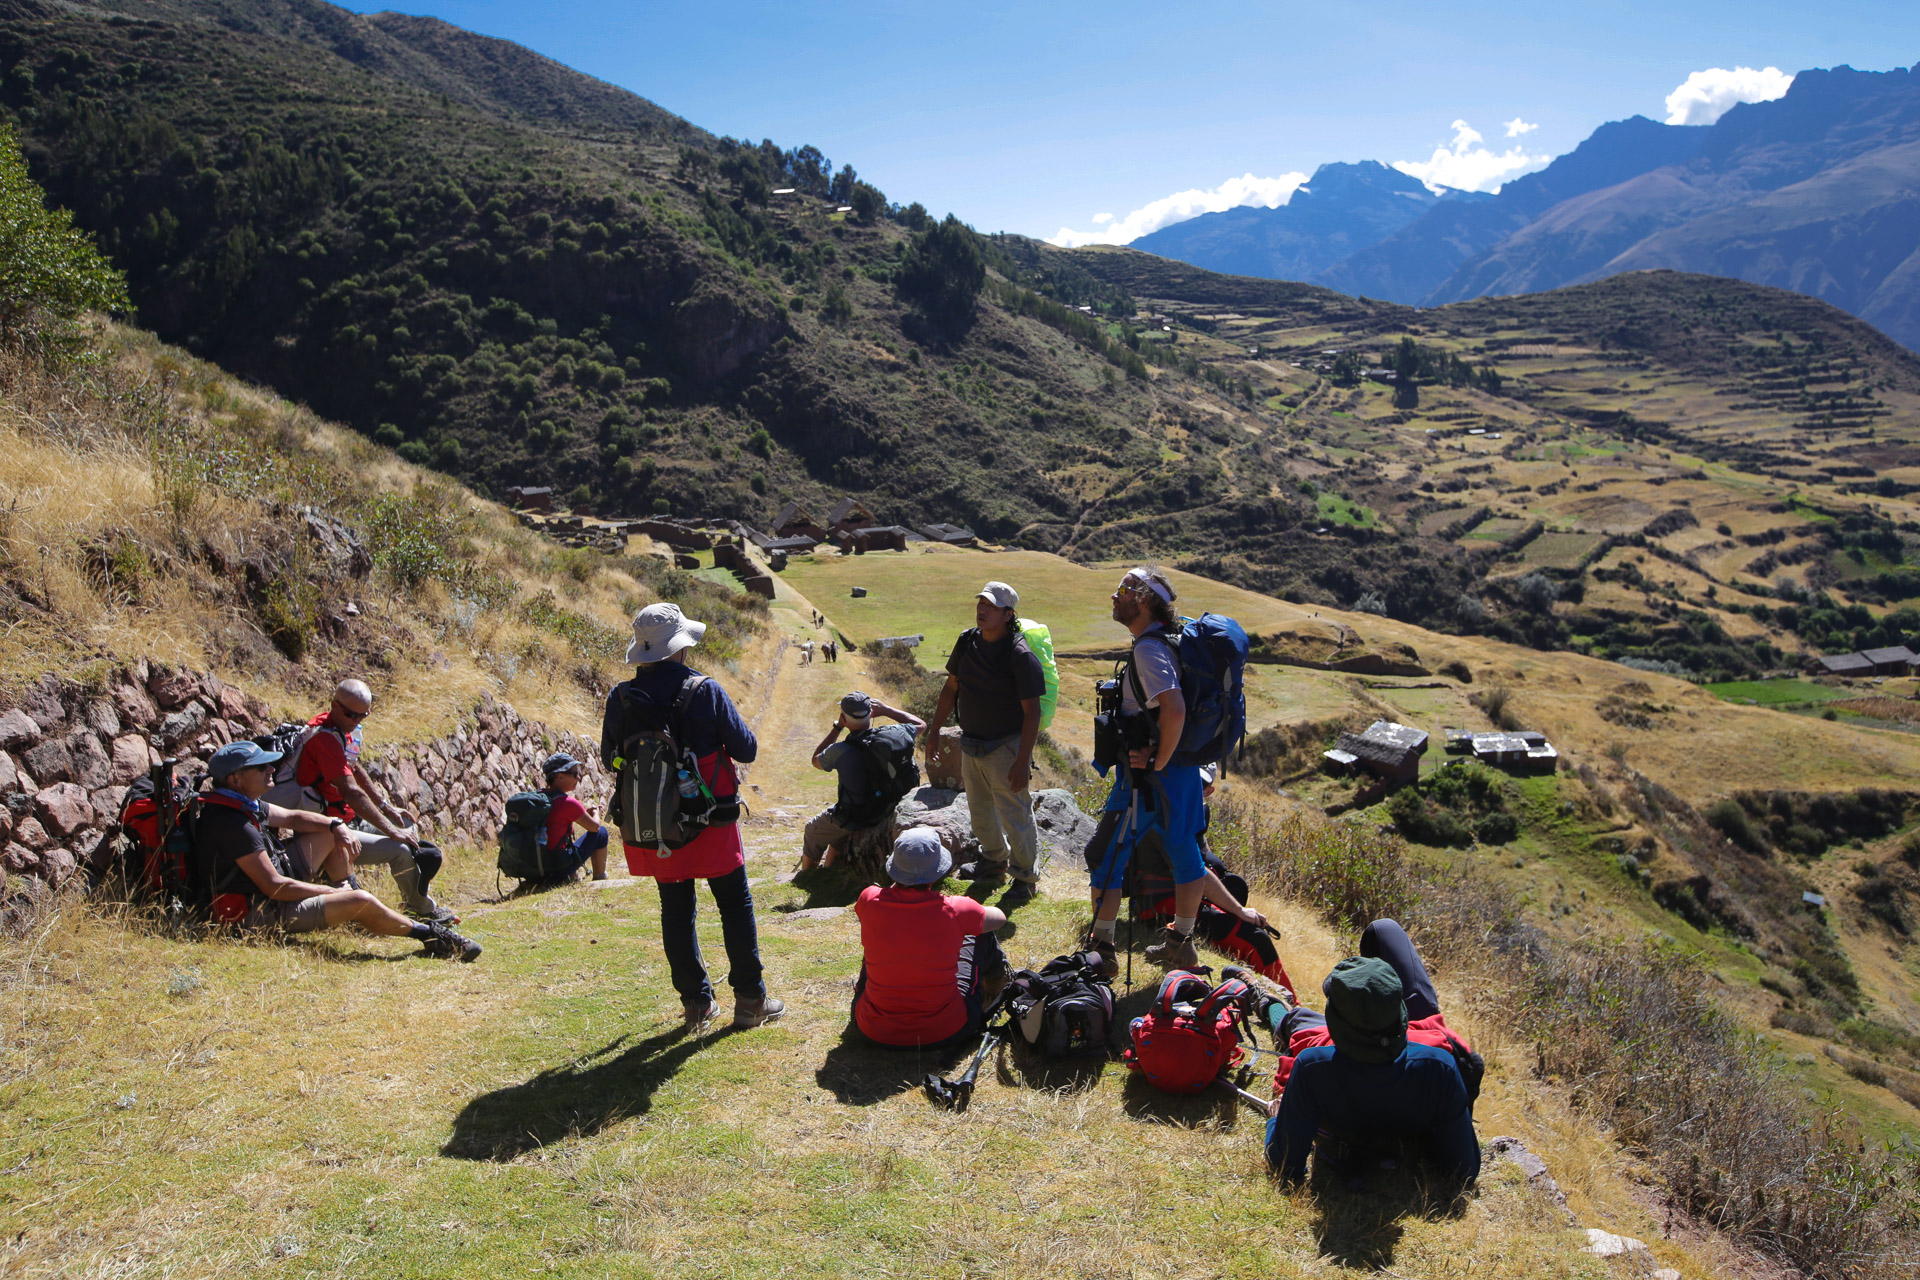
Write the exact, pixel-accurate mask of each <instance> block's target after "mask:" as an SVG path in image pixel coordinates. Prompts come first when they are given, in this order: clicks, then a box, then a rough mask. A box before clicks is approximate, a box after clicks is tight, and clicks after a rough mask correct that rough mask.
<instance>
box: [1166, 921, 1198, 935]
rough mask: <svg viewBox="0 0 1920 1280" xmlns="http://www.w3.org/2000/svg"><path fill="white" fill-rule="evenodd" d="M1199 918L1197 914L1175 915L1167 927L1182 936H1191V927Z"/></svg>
mask: <svg viewBox="0 0 1920 1280" xmlns="http://www.w3.org/2000/svg"><path fill="white" fill-rule="evenodd" d="M1199 919H1200V917H1199V916H1175V917H1174V918H1173V923H1172V924H1170V925H1168V926H1167V927H1168V928H1169V929H1172V930H1173V931H1174V932H1175V933H1177V934H1179V935H1180V936H1181V937H1183V938H1191V937H1192V936H1193V927H1194V925H1195V924H1196V923H1197V922H1198V921H1199Z"/></svg>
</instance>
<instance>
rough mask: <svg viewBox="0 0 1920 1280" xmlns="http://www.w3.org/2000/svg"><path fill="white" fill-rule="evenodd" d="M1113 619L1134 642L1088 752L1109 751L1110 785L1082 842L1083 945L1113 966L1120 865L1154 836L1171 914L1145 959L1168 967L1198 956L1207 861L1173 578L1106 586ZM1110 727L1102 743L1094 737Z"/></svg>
mask: <svg viewBox="0 0 1920 1280" xmlns="http://www.w3.org/2000/svg"><path fill="white" fill-rule="evenodd" d="M1112 599H1113V620H1114V621H1115V622H1118V623H1120V624H1121V625H1123V626H1124V627H1126V628H1127V630H1128V631H1129V632H1131V633H1132V636H1133V643H1132V649H1131V652H1130V653H1129V655H1128V658H1127V661H1126V665H1125V669H1124V670H1123V671H1122V672H1121V674H1120V676H1119V690H1118V694H1119V703H1118V708H1117V714H1114V715H1112V716H1110V717H1107V720H1108V722H1109V723H1108V725H1106V726H1102V728H1101V729H1099V730H1097V731H1096V734H1095V738H1096V741H1095V757H1096V760H1097V761H1099V760H1101V759H1102V757H1103V756H1105V755H1107V754H1109V753H1111V754H1112V755H1113V756H1114V757H1115V758H1113V759H1112V760H1111V763H1112V765H1113V768H1114V780H1113V790H1112V791H1111V792H1109V793H1108V795H1107V803H1106V807H1105V809H1104V811H1103V812H1102V815H1101V819H1100V825H1099V828H1098V829H1097V830H1096V831H1095V832H1094V835H1093V839H1092V840H1091V841H1090V842H1089V843H1088V845H1087V854H1086V856H1087V867H1088V873H1089V875H1090V877H1091V883H1092V897H1093V908H1094V918H1093V931H1092V934H1091V936H1090V937H1089V938H1088V940H1087V943H1088V947H1089V949H1090V950H1093V951H1097V952H1098V953H1099V955H1100V967H1101V969H1102V970H1103V971H1105V973H1106V974H1107V976H1108V977H1113V976H1114V975H1116V974H1117V973H1119V971H1120V965H1119V960H1118V953H1117V951H1116V949H1115V947H1114V930H1115V924H1116V921H1117V920H1118V919H1119V915H1120V901H1121V898H1122V897H1123V896H1124V895H1123V890H1122V886H1123V884H1124V883H1125V881H1126V875H1127V863H1128V861H1129V859H1131V858H1132V856H1133V848H1134V845H1135V844H1136V843H1138V841H1139V839H1140V837H1141V835H1142V834H1143V833H1144V832H1146V831H1147V830H1152V831H1154V832H1155V833H1157V834H1158V835H1159V837H1160V840H1161V843H1162V844H1163V845H1164V847H1165V849H1166V853H1167V861H1168V863H1169V864H1170V865H1171V867H1172V869H1173V881H1174V885H1173V898H1174V907H1173V920H1172V922H1171V923H1169V924H1168V925H1167V928H1166V934H1165V936H1164V937H1163V938H1162V939H1161V940H1160V941H1159V942H1158V943H1155V944H1154V945H1152V946H1149V947H1148V948H1147V950H1146V956H1147V959H1148V960H1150V961H1152V962H1153V963H1155V964H1159V965H1163V966H1165V967H1166V968H1169V969H1186V968H1191V967H1192V966H1194V965H1196V964H1198V963H1199V962H1200V955H1199V952H1198V951H1196V950H1195V949H1194V945H1193V930H1194V925H1195V922H1196V920H1197V918H1198V916H1199V914H1200V899H1201V894H1202V890H1203V889H1204V888H1205V884H1206V876H1207V868H1206V863H1205V862H1204V861H1203V860H1202V859H1201V856H1200V843H1199V837H1200V829H1201V827H1202V825H1203V823H1204V821H1205V812H1206V811H1205V802H1204V801H1203V799H1202V796H1201V792H1202V790H1203V785H1204V784H1203V783H1202V782H1201V779H1200V767H1199V765H1197V764H1177V763H1175V762H1174V756H1175V754H1176V753H1177V752H1178V751H1179V749H1180V738H1181V731H1182V730H1183V729H1184V728H1185V726H1186V722H1187V701H1186V698H1185V696H1184V694H1183V692H1182V689H1181V670H1180V659H1179V657H1178V655H1177V654H1176V653H1175V652H1174V649H1173V646H1172V644H1171V643H1170V642H1169V639H1168V633H1169V631H1171V630H1177V629H1178V625H1179V618H1178V616H1177V615H1176V614H1175V613H1174V611H1173V601H1174V591H1173V584H1172V583H1170V582H1169V581H1167V577H1166V575H1165V574H1163V573H1161V572H1160V571H1159V570H1157V569H1149V568H1144V567H1143V568H1138V569H1133V570H1130V571H1129V572H1128V573H1127V575H1126V576H1125V577H1124V578H1122V579H1121V580H1120V586H1119V588H1118V589H1117V590H1116V591H1114V593H1113V597H1112ZM1109 735H1111V736H1112V738H1113V741H1112V745H1111V746H1110V747H1109V748H1108V751H1106V752H1103V751H1102V749H1101V739H1102V738H1103V737H1107V736H1109Z"/></svg>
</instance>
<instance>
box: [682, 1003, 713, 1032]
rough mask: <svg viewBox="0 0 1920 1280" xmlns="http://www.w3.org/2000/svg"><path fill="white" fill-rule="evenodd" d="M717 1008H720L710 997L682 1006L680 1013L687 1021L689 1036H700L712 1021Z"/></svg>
mask: <svg viewBox="0 0 1920 1280" xmlns="http://www.w3.org/2000/svg"><path fill="white" fill-rule="evenodd" d="M716 1008H718V1006H717V1005H715V1004H714V1002H713V999H712V997H708V998H707V999H705V1000H697V1001H695V1002H694V1003H692V1004H683V1005H681V1006H680V1013H681V1017H682V1018H683V1019H684V1020H685V1026H686V1031H687V1034H688V1035H693V1036H697V1035H699V1034H700V1029H701V1028H702V1027H704V1026H706V1025H707V1023H708V1022H709V1021H710V1020H712V1018H713V1014H714V1010H715V1009H716Z"/></svg>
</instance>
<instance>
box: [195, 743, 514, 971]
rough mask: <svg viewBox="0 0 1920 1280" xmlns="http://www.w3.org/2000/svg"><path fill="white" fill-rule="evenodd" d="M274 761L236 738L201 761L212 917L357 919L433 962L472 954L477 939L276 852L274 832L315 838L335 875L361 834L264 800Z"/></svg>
mask: <svg viewBox="0 0 1920 1280" xmlns="http://www.w3.org/2000/svg"><path fill="white" fill-rule="evenodd" d="M279 761H280V753H279V752H278V751H263V750H261V749H260V748H259V747H258V746H256V745H255V744H253V743H251V742H247V741H245V740H242V741H239V742H230V743H228V744H227V745H226V746H224V747H221V748H220V749H219V750H218V751H216V752H214V753H213V759H212V760H211V761H209V762H208V764H207V772H208V773H209V774H211V775H212V777H213V784H214V787H213V790H212V791H211V792H209V793H208V794H207V795H205V796H204V797H202V799H201V801H200V804H199V806H198V817H197V819H196V820H195V822H194V824H193V839H194V843H195V844H196V845H197V846H198V847H199V849H200V851H201V853H202V854H203V855H204V857H205V860H206V864H207V866H208V867H209V868H210V871H211V878H212V889H213V903H212V916H213V919H214V920H216V921H218V922H220V923H223V924H237V925H241V926H243V927H246V928H251V929H261V928H267V927H270V926H278V927H279V928H280V929H281V930H282V931H283V932H285V933H311V932H313V931H314V930H316V929H329V928H332V927H334V926H336V925H343V924H357V925H359V926H360V927H361V928H363V929H365V930H366V931H367V932H368V933H374V934H379V935H381V936H383V937H389V938H414V939H417V940H418V941H419V942H420V943H421V948H422V951H423V953H424V954H426V955H429V956H432V957H434V958H436V959H443V960H469V961H470V960H473V959H474V958H476V957H477V956H479V954H480V944H479V943H477V942H475V941H473V940H472V939H470V938H463V937H461V936H460V935H459V934H457V933H455V932H454V931H453V930H452V929H449V928H448V927H447V926H446V925H444V924H440V923H438V922H434V923H425V922H421V921H416V920H409V919H407V918H406V917H405V916H403V915H401V914H400V913H399V912H397V911H394V910H392V909H391V908H389V907H388V906H386V905H385V904H384V903H382V902H381V901H380V900H379V899H378V898H376V897H374V896H373V895H372V894H370V893H368V892H367V891H366V890H365V889H336V888H332V887H330V886H328V885H323V884H313V883H311V882H309V881H308V880H306V879H303V878H302V877H305V876H311V875H313V874H315V873H314V871H313V870H312V869H311V868H309V867H307V866H306V865H305V861H304V859H302V858H300V857H299V856H297V855H289V854H288V853H286V852H285V851H283V850H282V849H281V848H280V843H279V841H278V840H276V839H275V838H274V836H273V834H272V833H273V831H274V830H284V829H291V830H293V831H297V832H301V833H303V834H308V835H312V836H315V837H318V838H319V840H320V841H324V842H325V844H326V847H327V848H328V850H329V852H328V853H327V855H326V861H327V862H329V863H332V864H333V865H334V866H335V867H336V868H338V869H340V870H341V871H342V872H344V869H345V868H346V867H347V866H349V865H351V863H352V861H353V858H354V855H355V854H356V853H357V852H358V851H359V845H360V839H361V837H360V836H359V835H358V834H357V833H356V832H354V831H353V830H352V829H351V828H349V827H348V826H347V824H346V822H345V821H344V820H343V819H341V818H337V817H329V816H327V815H325V814H318V813H308V812H305V811H302V810H299V809H282V808H281V807H280V806H279V805H277V804H267V803H266V802H264V801H263V800H262V799H261V797H262V796H264V795H266V793H267V788H268V787H269V786H271V785H272V784H273V771H274V765H275V764H277V763H279ZM313 847H318V842H316V844H315V846H313Z"/></svg>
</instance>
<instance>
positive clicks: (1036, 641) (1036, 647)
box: [1020, 618, 1060, 729]
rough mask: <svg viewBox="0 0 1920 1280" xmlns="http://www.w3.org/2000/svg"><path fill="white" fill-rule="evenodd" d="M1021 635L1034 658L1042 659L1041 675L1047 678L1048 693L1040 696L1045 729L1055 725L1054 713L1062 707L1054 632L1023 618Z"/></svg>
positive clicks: (1045, 626)
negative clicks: (1025, 639) (1055, 660)
mask: <svg viewBox="0 0 1920 1280" xmlns="http://www.w3.org/2000/svg"><path fill="white" fill-rule="evenodd" d="M1020 634H1021V635H1023V636H1025V637H1026V638H1027V648H1028V649H1030V650H1032V651H1033V656H1034V657H1036V658H1038V659H1040V673H1041V674H1042V675H1043V676H1045V677H1046V682H1047V688H1046V692H1045V693H1042V694H1041V695H1040V727H1041V728H1042V729H1045V728H1046V727H1047V726H1049V725H1051V724H1052V723H1053V713H1054V711H1055V709H1056V708H1058V707H1059V705H1060V668H1059V667H1058V666H1057V665H1055V663H1054V661H1053V632H1051V631H1049V630H1047V624H1046V623H1044V622H1033V621H1030V620H1029V619H1026V618H1022V619H1020Z"/></svg>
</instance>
